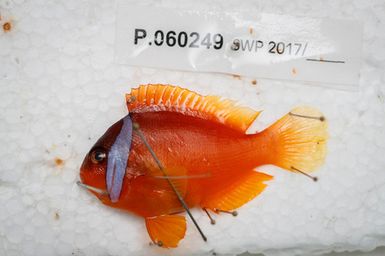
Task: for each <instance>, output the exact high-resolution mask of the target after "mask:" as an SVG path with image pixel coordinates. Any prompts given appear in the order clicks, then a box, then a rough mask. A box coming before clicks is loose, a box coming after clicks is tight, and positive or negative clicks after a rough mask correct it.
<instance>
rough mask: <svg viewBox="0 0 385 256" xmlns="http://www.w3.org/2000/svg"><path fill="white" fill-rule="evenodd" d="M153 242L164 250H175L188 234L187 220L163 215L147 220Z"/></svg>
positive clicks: (177, 216)
mask: <svg viewBox="0 0 385 256" xmlns="http://www.w3.org/2000/svg"><path fill="white" fill-rule="evenodd" d="M145 221H146V227H147V232H148V235H149V236H150V238H151V240H152V241H153V242H154V243H155V244H157V245H159V246H161V247H164V248H175V247H177V246H178V243H179V241H180V240H181V239H182V238H183V237H184V236H185V233H186V218H185V217H184V216H180V215H162V216H155V217H147V218H145Z"/></svg>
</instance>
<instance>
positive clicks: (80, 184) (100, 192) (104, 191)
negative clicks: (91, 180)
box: [76, 180, 108, 196]
mask: <svg viewBox="0 0 385 256" xmlns="http://www.w3.org/2000/svg"><path fill="white" fill-rule="evenodd" d="M76 184H77V185H78V186H79V187H81V188H83V189H86V190H90V191H92V192H95V193H97V194H100V195H102V196H107V195H108V192H107V191H106V190H103V189H100V188H96V187H93V186H90V185H87V184H85V183H83V182H81V181H80V180H78V181H77V182H76Z"/></svg>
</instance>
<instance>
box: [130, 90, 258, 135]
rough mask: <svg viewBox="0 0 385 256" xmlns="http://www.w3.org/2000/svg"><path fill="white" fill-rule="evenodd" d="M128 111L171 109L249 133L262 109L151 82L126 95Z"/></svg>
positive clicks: (171, 110)
mask: <svg viewBox="0 0 385 256" xmlns="http://www.w3.org/2000/svg"><path fill="white" fill-rule="evenodd" d="M126 101H127V107H128V111H129V112H132V113H143V112H159V111H169V112H177V113H181V114H184V115H188V116H194V117H198V118H201V119H205V120H210V121H215V122H218V123H221V124H224V125H226V126H228V127H230V128H232V129H235V130H238V131H241V132H245V131H246V130H247V128H248V127H249V126H250V125H251V123H252V122H253V121H254V120H255V119H256V118H257V117H258V115H259V113H260V112H258V111H254V110H253V109H251V108H248V107H242V106H238V105H237V104H236V103H235V102H234V101H231V100H228V99H222V98H221V97H218V96H202V95H199V94H198V93H195V92H192V91H189V90H187V89H183V88H181V87H178V86H172V85H162V84H148V85H141V86H139V88H136V89H132V90H131V93H129V94H126Z"/></svg>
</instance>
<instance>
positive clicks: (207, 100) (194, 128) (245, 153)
mask: <svg viewBox="0 0 385 256" xmlns="http://www.w3.org/2000/svg"><path fill="white" fill-rule="evenodd" d="M127 100H128V109H129V112H130V113H129V116H127V117H126V120H127V118H129V119H130V121H131V122H132V123H134V124H137V125H138V126H139V127H140V131H141V132H142V134H143V135H144V137H145V138H146V139H147V141H148V143H149V145H150V146H151V148H152V149H153V151H154V152H155V153H156V155H157V157H158V158H159V159H160V160H161V162H162V164H163V166H164V167H165V172H164V173H163V172H162V171H161V170H160V168H159V166H158V165H157V163H156V161H155V159H154V157H153V156H152V155H151V153H150V151H149V150H148V148H147V147H146V146H145V144H144V143H143V141H142V139H141V138H140V136H139V134H137V133H135V132H133V133H132V135H130V136H128V137H127V140H129V141H130V143H129V147H130V149H129V153H128V158H127V157H126V158H127V161H126V162H124V164H125V166H126V168H125V170H124V178H122V184H121V189H120V190H119V198H118V199H117V200H115V201H114V200H111V196H109V195H108V194H101V193H97V192H92V191H91V192H92V193H94V194H95V195H96V196H97V197H98V198H99V199H100V200H101V201H102V202H103V203H104V204H106V205H109V206H111V207H115V208H119V209H123V210H127V211H129V212H132V213H135V214H137V215H139V216H141V217H143V218H144V219H145V222H146V226H147V230H148V232H149V235H150V237H151V239H152V240H153V241H154V242H156V243H158V244H160V245H161V246H163V247H176V246H177V244H178V242H179V240H180V239H182V238H183V237H184V233H185V229H186V224H185V219H184V217H183V216H182V215H180V213H182V212H183V211H184V208H183V207H182V205H181V203H180V201H179V200H178V198H177V196H176V194H175V191H173V190H172V188H171V186H170V184H169V183H168V180H169V181H171V182H172V183H173V184H174V185H175V187H176V188H177V190H178V192H179V193H180V194H181V196H182V197H183V199H184V201H185V202H186V203H187V205H188V206H189V207H190V208H193V207H199V208H204V209H208V210H211V211H213V212H218V210H219V211H230V210H234V209H237V208H239V207H241V206H242V205H243V204H245V203H247V202H248V201H250V200H252V199H253V198H254V197H255V196H257V195H258V194H260V193H261V192H262V191H263V190H264V188H265V187H266V184H265V182H266V181H268V180H270V179H272V177H271V176H270V175H268V174H264V173H261V172H258V171H257V170H256V168H257V167H258V166H261V165H266V164H274V165H277V166H279V167H281V168H284V169H286V170H289V171H295V170H303V171H306V172H310V171H312V170H314V169H315V168H316V167H318V166H319V165H320V164H321V163H322V162H323V159H324V157H325V143H326V136H327V135H326V122H325V120H324V118H323V117H322V114H321V113H319V112H318V111H317V110H314V109H312V108H297V109H295V110H293V111H291V112H290V113H288V114H287V115H286V116H284V117H282V118H281V119H280V120H278V121H277V122H276V123H275V124H273V125H272V126H271V127H269V128H268V129H266V130H264V131H262V132H260V133H256V134H246V133H245V132H246V130H247V128H248V127H249V126H250V125H251V123H252V122H253V121H254V120H255V119H256V118H257V116H258V114H259V112H256V111H253V110H251V109H249V108H244V107H239V106H237V105H236V104H235V103H234V102H232V101H229V100H223V99H221V98H219V97H215V96H201V95H199V94H196V93H194V92H191V91H189V90H186V89H182V88H179V87H175V86H170V85H145V86H141V87H139V88H138V89H133V90H132V91H131V93H130V94H128V95H127ZM317 118H318V119H317ZM124 120H125V119H122V120H120V121H118V122H117V123H116V124H114V125H113V126H112V127H111V128H110V129H109V130H108V131H107V132H106V133H105V134H104V135H103V136H102V137H101V138H100V139H99V140H98V142H97V143H96V144H95V145H94V147H93V148H92V149H91V150H90V152H89V153H88V155H87V156H86V158H85V160H84V162H83V165H82V167H81V172H80V176H81V180H82V182H83V183H84V184H87V185H89V186H92V187H95V188H98V189H101V190H108V189H106V188H107V187H108V185H107V184H106V170H107V169H108V168H107V165H108V161H110V162H111V160H110V158H108V157H107V156H109V154H110V150H111V148H114V147H116V146H114V145H116V141H117V138H118V137H120V138H121V137H122V135H121V134H122V132H121V131H122V130H127V129H126V128H125V127H126V126H125V122H124ZM119 135H120V136H119ZM95 152H96V153H100V152H103V154H104V159H103V160H102V161H100V162H99V161H95V158H97V157H96V156H95V154H96V153H95ZM123 154H124V155H125V154H127V153H123ZM99 155H100V154H99ZM100 156H101V155H100ZM114 177H115V176H114ZM107 183H108V181H107Z"/></svg>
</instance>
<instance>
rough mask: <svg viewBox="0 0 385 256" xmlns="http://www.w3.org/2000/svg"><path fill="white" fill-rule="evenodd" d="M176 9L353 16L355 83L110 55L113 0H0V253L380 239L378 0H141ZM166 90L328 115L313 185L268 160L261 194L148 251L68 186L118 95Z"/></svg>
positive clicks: (268, 250) (181, 251) (267, 246)
mask: <svg viewBox="0 0 385 256" xmlns="http://www.w3.org/2000/svg"><path fill="white" fill-rule="evenodd" d="M141 3H142V4H159V5H162V6H175V7H177V8H190V7H194V8H215V9H218V10H242V9H255V11H256V12H261V11H266V12H272V13H278V14H279V13H285V14H291V15H305V16H313V17H324V18H353V19H358V20H362V21H363V22H364V41H363V64H362V73H361V79H360V90H359V91H356V92H345V91H337V90H333V89H328V88H323V87H312V86H307V85H303V84H301V83H288V82H282V81H272V80H263V79H257V84H256V85H253V84H252V79H251V78H244V77H242V78H241V79H238V78H235V77H233V76H231V75H219V74H196V73H188V72H173V71H166V70H156V69H148V68H134V67H127V66H120V65H117V64H115V63H114V62H113V56H114V55H113V54H114V30H115V10H114V5H115V2H114V1H109V0H101V1H78V0H66V1H43V0H37V1H26V2H24V1H23V0H0V14H1V20H0V25H1V27H0V28H2V27H3V24H4V22H7V21H10V22H11V25H12V27H11V30H10V31H8V32H4V31H3V30H0V108H1V113H0V135H1V136H0V155H1V156H2V157H1V158H0V203H1V205H2V206H1V209H0V255H37V254H38V255H71V254H72V255H156V254H169V255H211V254H212V253H213V252H214V251H215V252H216V253H219V254H220V253H227V254H230V255H232V254H236V253H242V252H245V251H249V252H255V253H257V252H262V253H264V254H266V255H294V254H295V255H318V254H321V253H324V252H330V251H332V250H335V251H343V250H357V249H359V250H372V249H374V248H375V247H376V246H380V245H385V218H384V215H385V172H384V167H385V157H384V156H385V146H384V142H385V106H384V102H385V87H384V82H385V75H384V69H385V50H384V45H385V33H384V31H383V27H384V25H385V4H384V2H383V1H375V0H371V1H359V0H355V1H333V0H328V1H315V0H310V1H309V0H294V1H290V3H288V2H287V1H283V0H270V1H226V2H225V1H219V0H215V1H210V3H206V2H205V1H197V2H196V1H194V3H193V1H191V2H190V1H171V0H170V1H169V0H165V1H162V2H161V3H158V2H155V1H142V2H141ZM143 83H171V84H177V85H181V86H184V87H187V88H189V89H192V90H195V91H197V92H199V93H202V94H208V93H210V94H216V95H222V96H226V97H229V98H231V99H234V100H238V101H240V102H241V103H244V104H246V105H247V106H250V107H253V108H255V109H258V110H259V109H264V112H263V113H262V115H261V116H260V118H259V119H258V121H257V124H256V127H259V128H261V127H266V126H267V125H269V124H270V123H271V122H273V121H274V120H276V119H278V118H279V117H280V116H282V115H283V114H284V113H286V112H288V111H289V110H290V109H291V108H292V107H294V106H297V105H303V104H305V105H312V106H315V107H318V108H319V109H320V110H322V112H323V113H324V114H325V116H326V117H327V118H328V120H329V132H330V141H329V144H328V148H329V153H328V157H327V161H326V164H325V165H324V166H323V167H322V168H321V169H320V170H319V171H318V172H316V173H315V174H316V175H317V176H318V177H319V182H318V183H313V182H311V181H310V180H308V179H306V178H305V177H303V176H301V175H295V174H291V173H288V172H284V171H281V170H279V169H278V168H275V167H263V168H261V169H262V170H264V171H266V172H268V173H270V174H272V175H274V176H275V178H274V180H273V181H271V182H269V183H270V185H269V186H268V187H267V189H266V190H265V192H264V193H263V194H262V195H261V196H259V197H258V198H256V199H255V200H253V201H252V202H251V203H248V204H247V205H245V206H244V207H242V208H241V209H239V216H238V217H237V218H234V217H232V216H226V215H221V216H219V217H217V225H215V226H211V225H210V224H209V221H208V220H207V218H206V216H205V215H204V214H203V213H202V212H200V211H197V210H196V211H194V212H193V214H194V215H195V216H196V218H197V220H198V222H199V223H200V224H201V226H202V229H203V230H204V231H205V232H206V235H207V236H208V238H209V241H208V243H204V242H203V241H202V240H201V238H200V236H199V234H198V233H197V231H196V230H195V229H194V227H193V225H192V223H191V222H189V223H188V231H187V234H186V237H185V239H184V240H183V241H182V242H181V243H180V246H179V248H178V249H175V250H167V251H165V250H163V249H160V248H156V247H154V246H149V245H148V242H149V238H148V235H147V233H146V230H145V226H144V223H143V221H142V220H141V219H140V218H138V217H135V216H133V215H130V214H125V213H121V212H119V211H116V210H113V209H109V208H107V207H105V206H104V205H102V204H101V203H100V202H99V201H98V200H97V199H96V198H94V197H93V196H92V195H91V194H89V193H87V192H85V191H83V190H81V189H80V188H79V187H78V186H76V184H75V182H76V181H77V180H78V179H79V177H78V175H79V167H80V164H81V162H82V160H83V157H84V155H85V154H86V152H87V151H88V150H89V149H90V147H91V146H92V145H93V143H94V142H95V141H96V140H97V139H98V138H99V136H100V135H101V134H102V133H103V132H104V131H105V130H106V129H107V128H108V127H109V126H110V125H111V124H112V123H114V122H115V121H116V120H118V119H120V118H121V117H123V116H124V115H125V114H126V106H125V102H124V93H125V92H128V91H129V89H130V87H136V86H137V85H139V84H143Z"/></svg>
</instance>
